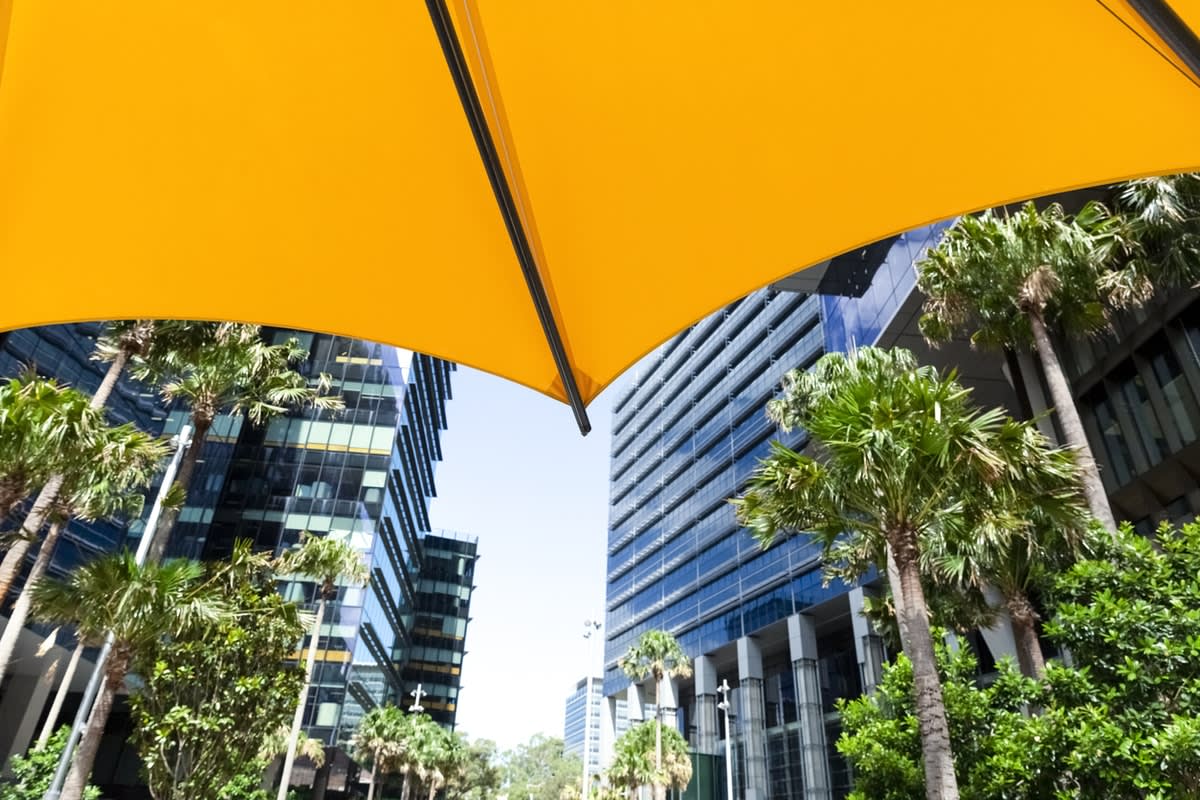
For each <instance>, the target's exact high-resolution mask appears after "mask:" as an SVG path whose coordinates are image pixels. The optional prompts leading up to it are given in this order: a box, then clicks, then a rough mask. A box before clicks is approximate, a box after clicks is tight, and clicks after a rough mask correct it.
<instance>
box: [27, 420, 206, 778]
mask: <svg viewBox="0 0 1200 800" xmlns="http://www.w3.org/2000/svg"><path fill="white" fill-rule="evenodd" d="M171 441H172V442H173V443H174V444H175V455H173V456H171V461H170V463H168V464H167V471H166V472H164V473H163V479H162V484H161V485H160V486H159V487H158V496H157V497H155V499H154V508H152V509H151V510H150V516H149V517H147V519H146V525H145V527H144V528H143V529H142V539H141V541H140V542H138V548H137V553H136V554H135V555H134V561H135V562H137V565H138V566H139V567H141V566H143V565H144V564H145V563H146V554H147V553H149V552H150V540H151V539H153V538H154V533H155V529H156V528H157V527H158V519H159V517H161V516H162V510H163V504H164V503H165V502H166V500H167V493H168V492H170V491H171V487H172V486H173V485H174V483H175V473H176V472H178V471H179V464H180V462H181V461H183V454H184V453H186V452H187V449H188V447H189V446H190V445H191V443H192V426H191V425H184V426H183V428H181V429H180V431H179V433H178V434H176V435H175V437H174V438H173V439H172V440H171ZM112 646H113V635H112V631H109V633H108V635H107V636H106V637H105V638H104V645H103V646H102V647H101V648H100V654H99V655H98V656H96V666H95V667H94V668H93V669H92V677H91V679H90V680H89V681H88V684H87V687H86V688H85V689H84V690H83V699H82V700H80V702H79V710H78V711H76V712H75V721H74V723H73V724H72V725H71V733H70V735H68V736H67V744H66V747H64V748H63V751H62V755H61V756H59V758H58V767H57V769H55V771H54V777H53V778H52V779H51V780H50V787H49V788H48V789H46V793H45V794H44V795H42V800H58V798H59V796H60V795H61V794H62V788H63V784H64V783H65V782H66V780H67V773H68V772H70V771H71V759H72V756H73V754H74V753H75V746H76V745H77V744H79V739H80V738H81V737H82V736H83V729H84V728H85V727H87V722H88V717H89V716H91V711H92V706H93V705H94V704H95V702H96V695H98V694H100V687H101V686H102V685H103V683H104V662H106V661H107V660H108V654H109V653H110V652H111V651H112Z"/></svg>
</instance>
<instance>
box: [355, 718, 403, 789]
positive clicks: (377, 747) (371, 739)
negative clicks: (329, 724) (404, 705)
mask: <svg viewBox="0 0 1200 800" xmlns="http://www.w3.org/2000/svg"><path fill="white" fill-rule="evenodd" d="M407 723H408V719H407V715H406V714H405V713H404V711H403V709H400V708H398V707H396V706H393V705H385V706H376V707H375V708H372V709H371V710H370V711H368V712H367V713H366V714H365V715H364V716H363V718H362V720H361V721H360V722H359V723H358V728H357V729H356V730H355V731H354V735H353V737H352V738H351V740H350V752H351V753H352V754H353V756H354V759H355V760H356V761H358V762H359V763H360V764H362V765H363V766H365V767H367V768H369V769H370V770H371V781H370V783H369V784H368V785H367V800H374V797H375V783H376V781H377V780H378V779H379V778H380V777H385V776H386V775H387V774H388V773H389V772H393V771H395V770H396V769H397V767H399V765H400V760H401V758H402V757H403V756H404V752H405V749H406V748H407V746H408V743H407V741H406V739H407V738H408V731H409V728H410V726H409V725H408V724H407ZM385 780H386V777H385Z"/></svg>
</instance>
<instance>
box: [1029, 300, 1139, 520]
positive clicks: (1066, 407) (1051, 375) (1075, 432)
mask: <svg viewBox="0 0 1200 800" xmlns="http://www.w3.org/2000/svg"><path fill="white" fill-rule="evenodd" d="M1025 313H1026V316H1028V317H1029V327H1030V329H1031V330H1032V331H1033V342H1034V349H1035V350H1036V351H1037V354H1038V360H1039V361H1040V362H1041V364H1042V372H1043V373H1044V374H1045V376H1046V385H1047V387H1048V388H1049V389H1050V399H1051V400H1053V401H1054V410H1055V411H1056V412H1058V421H1059V424H1061V425H1062V429H1063V435H1064V436H1065V437H1066V439H1067V445H1068V446H1069V447H1070V448H1071V449H1072V450H1074V451H1075V458H1076V461H1077V462H1078V463H1079V469H1080V472H1081V473H1082V478H1083V494H1084V497H1085V498H1086V499H1087V503H1088V508H1090V509H1091V512H1092V516H1094V517H1095V518H1096V519H1098V520H1099V521H1100V523H1101V524H1102V525H1103V526H1104V527H1105V528H1107V529H1108V530H1109V531H1110V532H1113V533H1115V532H1116V530H1117V521H1116V518H1114V517H1113V513H1112V506H1111V505H1109V503H1108V493H1107V492H1106V491H1104V482H1103V481H1102V480H1101V479H1100V470H1099V468H1097V466H1096V459H1095V457H1094V456H1093V455H1092V448H1091V445H1090V444H1088V440H1087V434H1086V433H1085V432H1084V430H1083V420H1081V419H1080V418H1079V409H1078V408H1076V407H1075V398H1074V397H1073V396H1072V395H1071V386H1070V384H1069V383H1068V382H1067V374H1066V372H1064V371H1063V368H1062V363H1061V362H1059V360H1058V351H1057V350H1055V348H1054V342H1053V341H1052V340H1051V338H1050V333H1049V331H1047V330H1046V322H1045V320H1043V319H1042V317H1041V314H1039V313H1038V312H1037V311H1034V310H1028V311H1026V312H1025Z"/></svg>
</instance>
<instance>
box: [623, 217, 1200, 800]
mask: <svg viewBox="0 0 1200 800" xmlns="http://www.w3.org/2000/svg"><path fill="white" fill-rule="evenodd" d="M947 225H948V223H943V224H939V225H935V226H931V227H928V228H924V229H921V230H918V231H913V232H910V233H908V234H905V235H902V236H899V237H894V238H892V239H889V240H887V241H885V242H881V243H878V244H877V245H873V246H871V247H869V248H864V249H863V250H862V251H861V252H860V253H857V254H851V256H852V257H853V258H855V259H856V260H855V262H854V263H853V264H852V267H853V269H850V270H843V271H841V272H840V273H837V274H833V273H832V272H828V271H827V272H826V273H825V274H824V275H823V276H821V277H819V278H816V279H812V278H808V279H805V278H803V276H799V278H798V279H796V280H788V281H783V282H781V283H780V284H778V285H777V286H776V287H774V288H772V289H767V290H762V291H759V292H756V293H754V294H752V295H750V296H748V297H747V298H745V299H743V300H741V301H740V302H738V303H735V304H733V305H731V306H729V307H728V308H726V309H724V310H723V311H721V312H718V313H717V314H714V315H712V316H710V317H709V318H707V319H705V320H703V321H701V322H699V323H697V324H696V325H695V326H693V327H692V328H691V329H689V330H688V331H685V332H683V333H681V334H679V335H678V336H676V337H675V338H673V339H672V340H671V341H670V342H668V343H666V344H664V345H663V346H662V347H660V348H659V349H658V350H657V351H656V352H655V353H653V354H651V355H650V356H648V357H647V358H646V359H645V360H644V361H643V362H642V363H641V365H639V368H638V374H637V377H636V379H635V381H633V382H632V384H631V385H630V386H629V387H627V389H626V390H625V391H624V392H623V393H622V394H621V395H620V396H618V397H617V398H616V399H615V401H614V412H613V414H614V418H613V441H612V472H611V497H610V503H611V505H610V525H609V539H608V553H609V560H608V575H607V604H606V607H607V613H608V617H607V625H606V631H607V645H606V651H605V676H604V677H605V686H604V692H605V703H606V714H605V718H606V720H607V721H608V722H607V723H606V724H611V720H612V719H613V717H614V715H613V713H612V709H613V708H614V707H615V703H616V702H618V701H619V700H623V701H626V703H627V705H628V709H629V712H628V713H629V716H630V717H631V718H632V719H635V720H636V719H640V718H647V715H646V714H645V713H643V712H640V711H639V709H640V708H641V707H642V706H643V704H644V703H645V702H646V701H648V700H651V699H652V698H653V691H654V687H652V686H649V685H644V686H638V685H631V684H630V682H629V681H628V679H626V678H625V676H624V675H623V674H622V673H621V672H620V670H619V669H618V668H617V659H618V658H619V657H620V655H622V654H623V653H624V651H625V649H626V648H627V647H628V646H629V644H630V643H631V642H633V641H634V640H635V639H636V637H637V636H639V635H640V634H641V633H642V632H643V631H646V630H649V629H654V628H658V629H663V630H667V631H669V632H670V633H672V634H674V635H675V636H676V637H677V638H678V639H679V641H680V643H681V644H682V645H683V647H684V649H685V650H686V651H687V652H688V654H689V655H690V656H692V657H693V658H694V659H695V663H694V672H695V674H694V676H693V677H692V678H691V679H689V680H686V681H668V682H667V683H666V685H665V686H664V691H663V696H664V701H663V705H664V714H665V715H666V717H667V718H668V719H670V720H672V721H673V723H674V724H675V725H676V726H677V727H678V729H679V730H680V732H681V733H683V734H684V736H685V737H686V738H687V739H688V741H689V744H690V745H691V747H692V748H693V749H694V750H695V751H696V752H697V753H698V754H700V755H701V756H702V757H705V758H708V757H711V758H713V759H715V761H716V762H718V763H720V762H723V761H724V758H723V753H724V744H725V743H724V740H723V739H724V733H723V726H724V719H723V717H722V715H721V714H720V713H719V712H718V710H717V703H718V701H719V700H720V697H719V694H718V687H719V686H720V684H721V682H722V680H727V681H728V682H729V685H730V686H731V687H733V691H732V692H731V698H730V702H731V717H730V722H731V728H732V739H733V741H732V742H731V745H732V750H733V758H732V764H731V765H729V767H730V768H731V769H732V771H733V776H734V783H735V788H734V792H735V796H742V797H745V798H747V800H766V799H767V798H770V800H782V799H783V798H806V799H811V800H826V799H829V798H839V797H843V796H845V794H846V793H847V792H848V791H849V789H850V787H851V783H852V775H851V774H850V771H849V769H848V768H847V766H846V764H845V763H844V761H843V760H842V759H841V757H840V756H839V755H838V754H837V752H836V750H835V748H834V746H833V743H834V742H835V741H836V738H837V736H838V734H839V732H840V726H839V721H838V716H837V714H836V711H835V703H836V701H837V699H838V698H842V697H853V696H857V695H858V694H860V693H862V692H864V691H870V690H871V688H872V687H873V685H874V684H875V683H876V682H877V681H878V680H879V678H880V670H881V665H882V663H883V661H884V660H885V658H886V657H887V655H888V654H887V653H886V652H885V651H884V647H883V644H882V641H881V639H880V637H878V636H877V635H876V634H875V632H874V631H873V630H872V629H871V627H870V625H869V624H868V623H867V621H866V620H865V618H864V617H862V616H861V614H860V613H859V611H860V610H861V608H862V604H863V602H864V599H865V598H866V597H867V596H868V595H871V594H873V593H875V592H876V591H877V590H878V585H879V581H878V578H877V577H876V576H873V575H868V576H866V578H865V579H864V580H863V581H862V583H861V584H860V585H855V586H849V585H843V584H840V583H833V584H831V585H829V586H825V585H824V584H823V581H822V575H821V570H820V548H819V547H818V546H817V545H815V544H813V543H811V542H809V541H808V540H806V539H805V538H804V537H795V538H793V539H789V540H785V541H783V542H781V543H779V544H777V545H776V546H774V547H773V548H771V549H770V550H768V551H765V552H764V551H761V550H760V549H759V548H758V546H757V544H756V543H755V542H754V540H753V539H752V537H751V536H750V535H749V534H748V533H747V532H745V531H743V530H740V529H739V528H738V526H737V524H736V522H735V520H734V515H733V511H732V508H731V507H730V506H729V505H728V504H727V503H726V500H727V499H728V498H731V497H734V496H736V495H737V494H738V493H739V492H740V491H742V489H743V488H744V486H745V481H746V478H747V477H748V476H749V474H750V472H751V471H752V470H753V469H754V466H755V463H756V461H757V459H758V458H760V457H762V456H763V455H765V454H766V452H767V448H768V446H769V442H770V441H771V440H772V439H778V440H780V441H782V442H784V443H785V444H787V445H789V446H791V447H793V448H798V447H801V446H803V444H804V435H803V433H802V432H794V433H792V434H784V433H783V432H782V431H780V430H777V429H776V428H775V427H774V426H773V425H771V423H770V422H769V421H768V420H767V419H766V418H765V416H764V413H763V409H764V407H765V405H766V402H767V400H769V399H770V398H772V397H773V396H775V395H776V394H777V393H778V391H779V386H780V381H781V378H782V376H783V374H784V373H785V372H786V371H788V370H790V369H793V368H806V367H808V366H810V365H811V364H812V363H813V362H815V361H816V359H817V358H819V357H820V355H822V354H823V353H825V352H830V351H846V350H849V349H851V348H853V347H854V346H860V345H871V344H875V345H879V346H885V347H890V346H904V347H907V348H909V349H911V350H913V351H914V352H915V353H916V354H917V356H918V358H919V359H921V360H922V361H924V362H926V363H932V364H935V365H938V366H942V367H954V368H956V369H958V370H959V376H960V379H961V380H962V381H963V382H964V383H965V384H967V385H968V386H971V387H972V388H973V389H974V391H975V397H976V399H977V401H978V402H980V403H981V404H984V405H989V406H1003V407H1005V408H1006V409H1007V410H1009V411H1010V412H1011V413H1013V414H1016V415H1019V416H1033V415H1037V414H1040V413H1041V412H1043V411H1045V410H1046V409H1047V408H1048V405H1049V404H1048V403H1047V402H1046V391H1045V388H1044V380H1043V379H1042V377H1041V374H1040V372H1039V369H1038V367H1037V364H1036V363H1035V361H1034V359H1033V358H1032V357H1031V356H1028V355H1025V354H1013V353H1009V354H988V353H983V352H978V351H974V350H972V349H971V348H970V347H969V346H968V345H967V344H966V343H964V342H953V343H950V344H948V345H946V346H943V347H941V348H939V349H938V350H936V351H933V350H930V349H929V348H928V347H927V346H926V345H925V343H924V340H923V339H922V337H921V336H920V333H919V331H918V329H917V324H916V323H917V319H918V317H919V313H920V307H921V302H922V298H921V296H920V294H919V293H918V292H917V291H916V288H915V284H916V280H915V271H914V269H913V264H914V263H915V261H917V260H919V258H920V257H921V255H922V253H923V252H924V251H925V250H926V248H928V247H931V246H933V245H935V244H936V243H937V241H938V238H939V237H940V235H941V233H942V232H943V231H944V229H945V228H946V227H947ZM1063 350H1064V352H1065V353H1066V357H1065V359H1064V360H1065V361H1066V364H1067V367H1068V370H1069V372H1070V377H1071V381H1072V386H1073V389H1074V391H1075V394H1076V397H1077V398H1078V399H1079V406H1080V409H1081V412H1082V415H1083V418H1084V421H1085V426H1086V427H1087V429H1088V434H1089V438H1090V439H1091V442H1092V446H1093V448H1094V450H1095V452H1096V455H1097V458H1098V460H1099V462H1100V465H1101V469H1102V473H1103V475H1104V480H1105V484H1106V487H1107V488H1108V490H1109V492H1110V499H1111V501H1112V503H1113V506H1114V509H1115V511H1116V513H1117V516H1118V518H1119V519H1129V520H1131V521H1132V522H1134V523H1135V524H1136V526H1137V527H1138V528H1139V529H1141V530H1149V529H1150V528H1152V527H1153V525H1155V524H1157V522H1159V521H1161V520H1164V519H1168V520H1171V521H1181V520H1184V519H1190V518H1192V517H1193V516H1195V514H1196V513H1197V512H1200V442H1198V441H1197V439H1198V438H1200V300H1197V293H1196V292H1185V293H1175V295H1174V296H1172V297H1169V298H1162V299H1160V300H1158V301H1156V302H1155V303H1154V304H1152V305H1150V306H1148V307H1147V308H1145V309H1142V310H1141V311H1139V312H1137V313H1133V314H1125V315H1121V316H1120V317H1119V318H1117V319H1116V320H1115V321H1114V326H1113V331H1112V332H1111V333H1110V334H1108V335H1105V336H1102V337H1098V338H1096V339H1094V340H1077V341H1072V342H1067V343H1063ZM1040 424H1041V425H1042V426H1043V428H1044V430H1045V431H1046V433H1048V434H1049V435H1051V436H1056V434H1057V431H1056V430H1055V428H1054V422H1053V420H1052V419H1051V418H1043V419H1042V420H1041V423H1040ZM967 643H968V644H969V645H970V646H971V647H973V648H974V649H975V650H976V651H977V652H978V653H979V655H980V661H981V664H982V665H984V666H985V667H986V665H988V664H992V663H994V659H995V658H998V657H1000V656H1002V655H1006V654H1012V653H1014V652H1015V649H1014V646H1013V641H1012V635H1011V630H1010V629H1009V627H1008V626H1007V625H1006V624H1005V623H1004V621H1003V620H1001V622H1000V623H998V624H997V625H996V626H995V627H994V628H992V629H990V630H987V631H981V632H979V633H978V634H975V635H972V636H971V637H968V642H967ZM603 734H604V740H605V745H606V747H608V748H611V742H612V741H613V740H614V738H615V737H616V735H617V733H616V731H615V730H611V729H608V730H605V731H604V732H603ZM721 768H722V769H723V768H724V767H721ZM712 788H713V791H714V792H715V795H716V796H723V794H724V779H723V777H722V778H721V779H720V780H715V781H713V782H712Z"/></svg>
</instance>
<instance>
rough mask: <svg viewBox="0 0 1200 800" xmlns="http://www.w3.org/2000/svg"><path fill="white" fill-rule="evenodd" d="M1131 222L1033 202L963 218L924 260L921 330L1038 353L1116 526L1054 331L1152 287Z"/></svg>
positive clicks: (1103, 515) (1100, 323) (1098, 506)
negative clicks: (1131, 253) (1132, 261)
mask: <svg viewBox="0 0 1200 800" xmlns="http://www.w3.org/2000/svg"><path fill="white" fill-rule="evenodd" d="M1127 234H1128V226H1127V225H1125V224H1124V223H1123V220H1122V219H1121V218H1114V217H1112V216H1110V215H1109V213H1108V211H1107V210H1106V209H1105V208H1104V206H1102V205H1100V204H1099V203H1095V202H1093V203H1089V204H1088V205H1087V206H1085V207H1084V208H1083V209H1082V210H1081V211H1080V212H1079V213H1078V214H1077V215H1076V216H1075V217H1070V216H1068V215H1067V214H1066V213H1065V212H1064V211H1063V209H1062V207H1061V206H1060V205H1058V204H1057V203H1054V204H1051V205H1050V206H1048V207H1047V208H1045V209H1043V210H1038V209H1037V207H1036V206H1034V204H1033V203H1027V204H1026V205H1025V206H1024V207H1023V208H1022V209H1021V210H1020V211H1019V212H1017V213H1016V214H1013V215H1012V216H1009V215H1007V214H1002V213H997V212H995V211H985V212H984V213H982V214H979V215H977V216H965V217H962V218H961V219H960V220H959V221H958V222H956V223H955V225H954V227H952V228H951V229H950V230H949V231H947V232H946V234H945V236H943V237H942V240H941V242H940V243H939V244H938V246H937V247H936V248H934V249H933V250H930V251H929V253H928V254H927V255H926V257H925V258H924V259H922V260H921V261H920V262H918V264H917V273H918V277H917V285H918V287H919V288H920V289H921V291H922V292H924V293H925V296H926V300H925V308H924V314H923V315H922V317H921V322H920V324H921V331H922V333H924V335H925V337H926V338H927V339H928V340H929V341H930V342H933V343H937V342H944V341H947V340H949V339H950V338H952V337H953V336H954V335H955V334H956V333H958V332H960V331H967V330H971V331H973V332H972V334H971V342H972V344H976V345H980V346H985V347H993V348H1012V349H1014V350H1024V349H1027V348H1028V347H1029V346H1030V345H1032V346H1033V349H1034V351H1035V352H1036V353H1037V356H1038V359H1039V360H1040V362H1041V365H1042V372H1043V373H1044V374H1045V376H1046V384H1047V386H1048V387H1049V389H1050V396H1051V399H1052V400H1053V402H1054V407H1055V411H1056V412H1057V414H1058V419H1059V422H1060V423H1061V425H1062V429H1063V433H1064V434H1065V436H1066V439H1067V444H1068V445H1070V446H1071V448H1073V449H1074V450H1075V451H1076V453H1077V454H1078V459H1079V464H1080V467H1081V469H1082V472H1083V483H1084V490H1085V494H1086V497H1087V501H1088V506H1089V507H1090V509H1091V511H1092V514H1093V515H1094V516H1095V517H1096V519H1098V520H1100V522H1101V523H1102V524H1103V525H1104V527H1105V528H1107V529H1108V530H1110V531H1112V530H1115V529H1116V521H1115V520H1114V518H1113V514H1112V508H1111V507H1110V506H1109V504H1108V495H1107V493H1106V492H1105V491H1104V484H1103V482H1102V481H1101V480H1100V473H1099V471H1098V470H1097V467H1096V461H1095V458H1094V457H1093V455H1092V451H1091V447H1090V446H1089V444H1088V440H1087V436H1086V434H1085V433H1084V430H1083V422H1082V421H1081V420H1080V418H1079V411H1078V410H1077V409H1076V407H1075V401H1074V398H1073V396H1072V394H1071V387H1070V385H1069V383H1068V381H1067V376H1066V373H1065V372H1064V371H1063V367H1062V363H1061V360H1060V359H1059V355H1058V350H1057V348H1056V346H1055V344H1054V339H1053V337H1052V334H1053V332H1055V331H1057V332H1058V333H1059V334H1062V335H1065V336H1087V335H1091V334H1094V333H1096V332H1097V331H1099V330H1101V329H1102V328H1104V327H1105V326H1106V325H1107V324H1108V311H1109V309H1113V308H1121V307H1126V306H1130V305H1134V304H1138V303H1141V302H1143V301H1144V300H1145V299H1146V298H1147V297H1148V296H1149V294H1150V291H1151V284H1150V281H1149V279H1148V278H1147V276H1146V275H1144V274H1143V273H1140V272H1138V271H1137V270H1136V269H1133V268H1118V265H1119V264H1121V263H1127V262H1123V259H1125V258H1126V256H1127V253H1128V249H1129V246H1128V245H1127V240H1128V235H1127Z"/></svg>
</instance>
